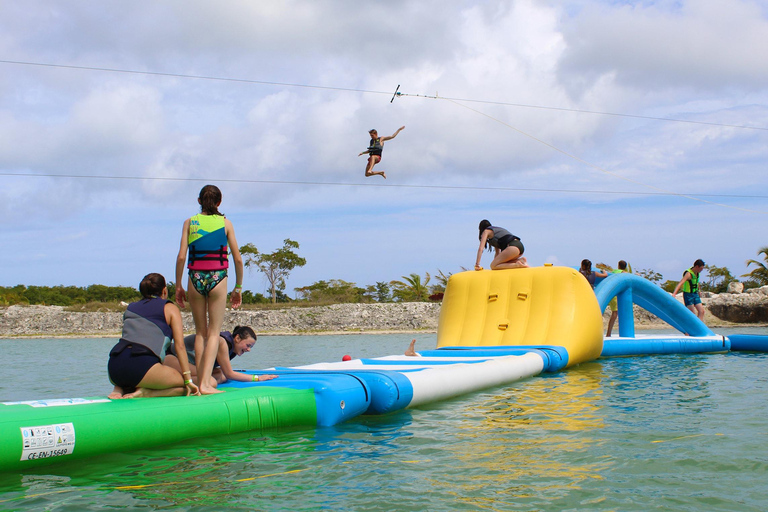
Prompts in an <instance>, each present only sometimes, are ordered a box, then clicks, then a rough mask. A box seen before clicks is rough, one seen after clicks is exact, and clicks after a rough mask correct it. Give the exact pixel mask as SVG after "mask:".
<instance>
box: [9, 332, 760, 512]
mask: <svg viewBox="0 0 768 512" xmlns="http://www.w3.org/2000/svg"><path fill="white" fill-rule="evenodd" d="M747 331H750V329H740V330H739V332H747ZM757 331H758V332H762V333H768V330H766V329H759V330H757ZM718 332H721V331H718ZM729 332H735V330H730V331H729ZM412 337H414V336H410V335H355V336H262V337H260V339H259V343H258V344H257V345H256V349H255V350H254V351H253V352H252V353H250V354H247V355H245V356H244V357H242V358H239V359H236V360H235V362H237V363H238V364H237V365H236V366H240V367H244V368H246V367H247V368H265V367H270V366H288V365H296V364H304V363H310V362H317V361H336V360H340V359H341V357H342V356H343V355H344V354H350V355H352V356H353V357H368V356H379V355H386V354H392V353H400V352H402V351H403V350H404V349H405V347H406V346H407V343H408V341H409V340H410V339H411V338H412ZM415 337H416V338H418V340H419V343H418V345H417V348H418V347H419V346H420V347H422V348H432V347H433V346H434V343H435V335H433V334H429V335H418V336H415ZM114 342H115V340H114V339H109V340H108V339H55V340H40V339H24V340H0V353H2V354H3V356H4V360H5V361H4V363H5V368H6V371H4V372H3V376H4V378H3V379H2V381H1V382H0V401H11V400H26V399H37V398H62V397H72V396H93V395H104V394H105V393H106V392H107V391H108V390H109V388H110V386H109V384H108V381H107V378H106V354H107V353H108V351H109V349H110V348H111V346H112V344H114ZM767 370H768V355H765V354H747V353H734V354H713V355H665V356H651V357H631V358H615V359H606V360H599V361H596V362H591V363H587V364H582V365H579V366H577V367H575V368H572V369H569V370H566V371H563V372H559V373H557V374H547V375H543V376H538V377H533V378H530V379H527V380H524V381H521V382H518V383H516V384H514V385H511V386H507V387H505V388H497V389H491V390H487V391H485V392H481V393H475V394H472V395H468V396H465V397H461V398H458V399H454V400H450V401H446V402H440V403H436V404H432V405H430V406H427V407H421V408H418V409H414V410H408V411H402V412H398V413H395V414H390V415H386V416H363V417H360V418H358V419H355V420H352V421H349V422H347V423H345V424H342V425H338V426H336V427H329V428H295V429H280V430H275V431H266V432H251V433H247V434H237V435H230V436H221V437H216V438H211V439H196V440H192V441H187V442H185V443H181V444H176V445H173V446H169V447H166V448H163V449H151V450H145V451H138V452H131V453H123V454H114V455H109V456H105V457H101V458H98V459H96V460H87V461H76V462H72V463H66V464H61V465H57V466H52V467H49V468H40V469H37V470H35V471H32V472H29V473H24V474H21V473H19V474H2V475H0V510H23V511H27V510H29V511H31V510H50V511H70V510H71V511H76V510H77V511H82V510H105V509H108V510H109V509H112V510H195V511H203V510H206V511H207V510H255V509H259V510H321V509H329V510H404V511H409V510H414V511H415V510H524V511H534V510H552V511H555V510H557V511H560V510H574V511H575V510H590V511H614V510H622V511H635V510H636V511H647V510H682V511H687V510H690V511H694V510H695V511H700V510H734V511H735V510H738V511H753V510H754V511H758V510H759V511H763V510H765V506H766V503H768V491H767V490H766V489H765V487H766V486H765V484H764V482H765V481H766V478H767V477H768V455H766V450H765V448H764V446H765V443H766V436H768V393H766V389H767V388H768V371H767ZM158 400H159V399H158ZM126 486H130V487H126Z"/></svg>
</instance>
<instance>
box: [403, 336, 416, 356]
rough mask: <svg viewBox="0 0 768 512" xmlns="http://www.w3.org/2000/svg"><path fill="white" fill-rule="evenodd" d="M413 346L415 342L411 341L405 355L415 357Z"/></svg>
mask: <svg viewBox="0 0 768 512" xmlns="http://www.w3.org/2000/svg"><path fill="white" fill-rule="evenodd" d="M415 346H416V340H412V341H411V344H410V345H408V349H407V350H406V351H405V355H407V356H409V357H415V356H416V355H417V354H416V351H415V350H414V347H415Z"/></svg>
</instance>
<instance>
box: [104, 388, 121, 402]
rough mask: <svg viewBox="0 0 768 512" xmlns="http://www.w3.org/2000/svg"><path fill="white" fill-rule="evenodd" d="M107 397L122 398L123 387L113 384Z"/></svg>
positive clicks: (112, 398)
mask: <svg viewBox="0 0 768 512" xmlns="http://www.w3.org/2000/svg"><path fill="white" fill-rule="evenodd" d="M107 398H109V399H110V400H117V399H118V398H123V388H121V387H120V386H115V389H113V390H112V392H111V393H110V394H108V395H107Z"/></svg>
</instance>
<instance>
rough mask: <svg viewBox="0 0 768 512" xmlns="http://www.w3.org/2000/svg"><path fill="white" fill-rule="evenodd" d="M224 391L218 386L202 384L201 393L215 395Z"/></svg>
mask: <svg viewBox="0 0 768 512" xmlns="http://www.w3.org/2000/svg"><path fill="white" fill-rule="evenodd" d="M223 392H224V391H222V390H220V389H216V388H212V387H210V386H205V387H203V386H200V394H201V395H215V394H216V393H223Z"/></svg>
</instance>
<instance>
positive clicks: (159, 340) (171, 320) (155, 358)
mask: <svg viewBox="0 0 768 512" xmlns="http://www.w3.org/2000/svg"><path fill="white" fill-rule="evenodd" d="M139 292H141V296H142V299H141V300H139V301H137V302H133V303H131V304H129V305H128V309H126V311H125V314H124V315H123V335H122V337H121V338H120V341H119V342H117V345H115V346H114V347H113V348H112V350H111V351H110V352H109V363H108V364H107V370H108V372H109V380H110V381H112V384H114V385H115V389H114V390H113V391H112V393H111V394H110V395H109V398H139V397H152V396H177V395H184V394H187V395H189V394H190V393H191V394H193V395H199V394H200V390H199V389H198V388H197V386H196V385H195V383H194V382H192V377H191V375H192V372H191V371H190V369H189V361H188V360H187V354H186V351H185V350H184V331H183V327H182V322H181V312H180V311H179V308H178V307H176V305H175V304H173V303H172V302H171V301H169V300H168V289H167V288H166V287H165V278H164V277H163V276H162V275H160V274H147V275H146V276H145V277H144V279H142V280H141V284H140V285H139ZM171 339H173V341H174V343H175V345H176V349H177V350H179V351H180V353H181V356H180V357H179V360H178V361H179V364H180V370H175V369H173V368H171V367H169V366H165V365H164V364H163V358H164V357H165V351H166V348H167V347H168V345H170V343H171Z"/></svg>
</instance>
